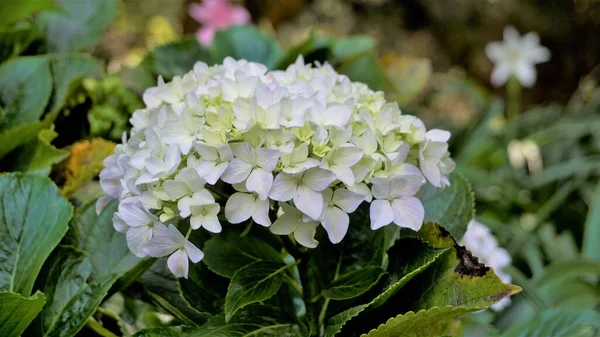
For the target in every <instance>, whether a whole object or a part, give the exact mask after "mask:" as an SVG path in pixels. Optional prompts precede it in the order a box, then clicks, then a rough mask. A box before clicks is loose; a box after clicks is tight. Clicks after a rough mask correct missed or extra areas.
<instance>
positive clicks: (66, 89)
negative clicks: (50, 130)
mask: <svg viewBox="0 0 600 337" xmlns="http://www.w3.org/2000/svg"><path fill="white" fill-rule="evenodd" d="M103 68H104V66H103V64H102V62H101V61H100V60H98V59H96V58H93V57H91V56H88V55H83V54H65V55H55V56H53V57H52V59H51V61H50V69H51V71H52V81H53V87H54V94H53V95H52V100H51V103H52V104H51V107H50V110H51V111H52V110H55V109H58V108H60V107H62V106H63V105H64V103H65V99H66V98H67V96H68V95H69V93H70V91H71V90H73V88H74V87H75V86H76V85H77V84H78V83H79V81H81V80H82V79H83V78H84V77H86V76H89V75H92V74H102V73H103Z"/></svg>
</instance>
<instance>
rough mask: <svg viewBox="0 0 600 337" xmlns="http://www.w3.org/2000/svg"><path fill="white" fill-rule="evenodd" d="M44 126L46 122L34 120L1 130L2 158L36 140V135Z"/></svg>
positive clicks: (0, 146)
mask: <svg viewBox="0 0 600 337" xmlns="http://www.w3.org/2000/svg"><path fill="white" fill-rule="evenodd" d="M1 122H2V121H1V120H0V123H1ZM44 128H45V125H44V123H42V122H32V123H27V124H21V125H17V126H15V127H12V128H9V129H7V130H3V131H0V159H2V158H3V157H4V156H5V155H6V154H8V153H9V152H11V151H12V150H14V149H16V148H17V147H19V146H20V145H22V144H25V143H27V142H30V141H32V140H35V136H36V135H37V134H38V133H39V132H40V131H41V130H43V129H44Z"/></svg>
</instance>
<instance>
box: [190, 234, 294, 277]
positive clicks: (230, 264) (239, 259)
mask: <svg viewBox="0 0 600 337" xmlns="http://www.w3.org/2000/svg"><path fill="white" fill-rule="evenodd" d="M256 261H280V262H282V261H283V259H282V257H281V255H280V254H279V253H278V252H277V251H276V250H275V249H274V248H273V247H271V246H269V245H268V244H267V243H265V242H264V241H261V240H258V239H255V238H253V237H249V236H245V237H239V234H235V233H232V234H229V235H225V236H223V235H217V236H214V237H212V238H211V239H210V240H208V241H207V242H206V243H205V244H204V259H202V262H204V263H205V264H206V265H207V266H208V268H209V269H210V270H212V271H213V272H215V273H217V274H218V275H221V276H224V277H228V278H231V277H233V274H235V272H236V271H238V270H239V269H241V268H243V267H245V266H247V265H249V264H251V263H253V262H256Z"/></svg>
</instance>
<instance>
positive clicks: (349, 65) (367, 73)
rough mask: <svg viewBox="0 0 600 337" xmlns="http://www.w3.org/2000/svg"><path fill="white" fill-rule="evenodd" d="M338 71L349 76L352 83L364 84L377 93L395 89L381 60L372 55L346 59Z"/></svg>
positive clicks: (364, 54)
mask: <svg viewBox="0 0 600 337" xmlns="http://www.w3.org/2000/svg"><path fill="white" fill-rule="evenodd" d="M338 71H339V72H340V73H341V74H344V75H347V76H348V77H349V78H350V79H351V80H352V81H358V82H362V83H364V84H366V85H368V86H369V88H371V89H372V90H375V91H379V90H383V91H386V90H392V89H393V86H392V84H391V83H390V80H389V79H388V77H387V75H386V74H385V71H384V70H383V68H382V66H381V64H380V63H379V60H378V59H377V57H376V56H375V55H374V54H372V53H363V54H359V55H354V56H352V57H348V58H346V59H345V60H344V61H343V62H342V64H341V65H340V67H339V69H338Z"/></svg>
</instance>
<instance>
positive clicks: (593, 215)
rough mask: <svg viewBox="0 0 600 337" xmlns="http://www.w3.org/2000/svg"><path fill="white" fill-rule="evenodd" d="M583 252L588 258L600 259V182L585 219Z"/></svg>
mask: <svg viewBox="0 0 600 337" xmlns="http://www.w3.org/2000/svg"><path fill="white" fill-rule="evenodd" d="M581 252H582V254H583V256H584V257H587V258H588V259H592V260H596V261H600V184H598V185H597V186H596V190H595V191H594V196H593V198H592V204H591V205H590V209H589V211H588V215H587V218H586V219H585V226H584V232H583V246H582V248H581Z"/></svg>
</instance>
